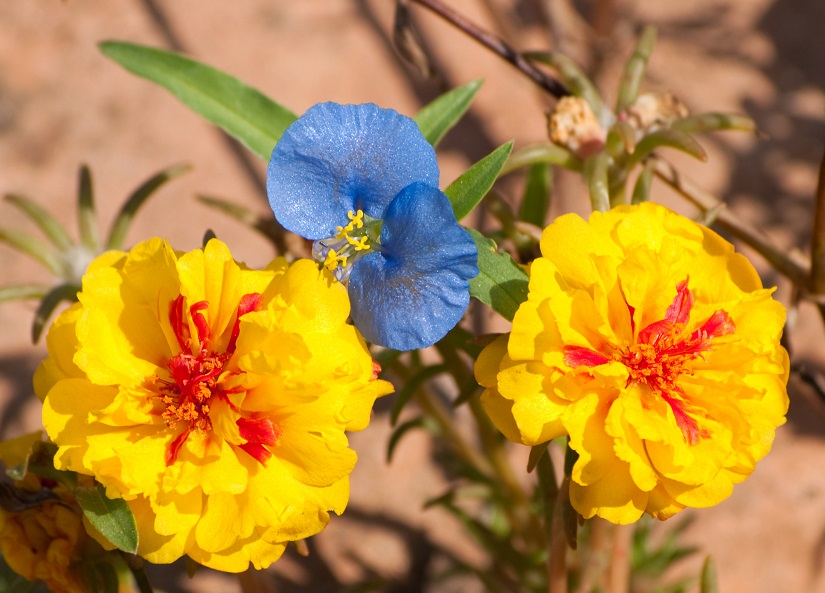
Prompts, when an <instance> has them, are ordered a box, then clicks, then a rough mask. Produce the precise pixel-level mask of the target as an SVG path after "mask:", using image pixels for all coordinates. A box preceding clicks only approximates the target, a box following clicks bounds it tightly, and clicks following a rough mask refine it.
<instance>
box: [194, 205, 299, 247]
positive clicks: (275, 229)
mask: <svg viewBox="0 0 825 593" xmlns="http://www.w3.org/2000/svg"><path fill="white" fill-rule="evenodd" d="M196 198H197V200H198V201H199V202H201V203H203V204H206V205H207V206H209V207H210V208H214V209H215V210H219V211H220V212H223V213H224V214H226V215H227V216H229V217H231V218H234V219H235V220H237V221H238V222H240V223H241V224H244V225H246V226H248V227H250V228H253V229H255V230H256V231H258V232H259V233H261V234H262V235H263V236H265V237H266V238H267V239H269V241H270V242H271V243H272V244H273V245H274V246H275V247H276V248H277V247H278V241H279V240H280V239H281V238H282V237H283V233H284V227H282V226H281V225H280V224H279V223H278V221H277V220H275V217H274V216H272V212H271V211H270V212H269V214H268V215H261V214H258V213H257V212H254V211H252V210H250V209H249V208H247V207H246V206H241V205H240V204H235V203H233V202H230V201H228V200H224V199H222V198H216V197H213V196H203V195H199V196H196Z"/></svg>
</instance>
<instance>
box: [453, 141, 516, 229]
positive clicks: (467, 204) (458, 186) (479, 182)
mask: <svg viewBox="0 0 825 593" xmlns="http://www.w3.org/2000/svg"><path fill="white" fill-rule="evenodd" d="M512 150H513V143H512V142H507V143H506V144H502V145H501V146H499V147H498V148H496V149H495V150H494V151H493V152H491V153H490V154H488V155H487V156H485V157H484V158H483V159H481V160H480V161H478V162H477V163H475V164H474V165H473V166H472V167H470V168H469V169H467V170H466V171H465V172H464V173H463V174H462V175H461V177H459V178H458V179H456V180H455V181H453V182H452V183H451V184H450V185H449V187H447V189H445V190H444V193H445V194H447V197H448V198H450V203H451V204H452V205H453V212H454V213H455V218H456V220H461V219H462V218H464V217H465V216H467V215H468V214H469V213H470V212H472V211H473V208H475V207H476V206H477V205H478V203H479V202H480V201H481V200H482V198H484V196H486V195H487V192H488V191H490V188H491V187H493V183H495V181H496V179H498V176H499V174H500V173H501V170H502V168H503V167H504V164H505V163H506V162H507V158H508V157H509V156H510V152H511V151H512Z"/></svg>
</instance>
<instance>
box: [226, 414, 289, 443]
mask: <svg viewBox="0 0 825 593" xmlns="http://www.w3.org/2000/svg"><path fill="white" fill-rule="evenodd" d="M236 424H237V425H238V428H239V429H240V432H241V437H243V438H244V439H246V440H247V441H249V442H250V443H260V444H262V445H270V446H272V445H274V444H276V443H277V442H278V438H279V437H280V436H281V435H282V434H283V430H281V428H280V427H278V426H276V425H275V423H273V422H272V420H270V419H269V418H239V419H238V421H237V422H236Z"/></svg>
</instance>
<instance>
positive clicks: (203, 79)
mask: <svg viewBox="0 0 825 593" xmlns="http://www.w3.org/2000/svg"><path fill="white" fill-rule="evenodd" d="M100 50H101V51H102V52H103V53H104V54H105V55H106V56H107V57H109V58H111V59H112V60H114V61H115V62H117V63H118V64H120V65H121V66H123V67H124V68H126V69H127V70H128V71H130V72H132V73H133V74H136V75H137V76H140V77H142V78H146V79H147V80H151V81H152V82H155V83H157V84H159V85H161V86H162V87H164V88H165V89H167V90H168V91H170V92H171V93H173V94H174V95H175V96H176V97H177V98H178V99H180V100H181V101H182V102H183V104H184V105H186V106H187V107H189V108H190V109H192V110H193V111H194V112H196V113H198V114H199V115H201V116H202V117H204V118H205V119H206V120H208V121H210V122H212V123H213V124H216V125H217V126H219V127H221V128H222V129H223V130H224V131H225V132H226V133H227V134H229V135H230V136H233V137H234V138H237V139H238V140H239V141H240V142H241V143H243V144H244V145H245V146H246V147H247V148H249V150H251V151H252V152H254V153H255V154H256V155H258V156H259V157H261V158H262V159H264V160H269V157H270V155H271V154H272V149H273V148H274V147H275V144H276V143H277V142H278V139H279V138H280V137H281V135H282V134H283V132H284V130H285V129H286V128H287V126H289V124H291V123H292V122H293V121H295V120H296V119H298V117H297V116H296V115H295V114H294V113H292V112H291V111H290V110H289V109H287V108H285V107H283V106H281V105H279V104H278V103H276V102H274V101H273V100H272V99H269V98H268V97H267V96H266V95H264V94H263V93H261V92H260V91H258V90H256V89H254V88H252V87H250V86H247V85H246V84H244V83H242V82H241V81H240V80H238V79H237V78H235V77H233V76H230V75H228V74H225V73H223V72H221V71H219V70H216V69H215V68H212V67H210V66H207V65H205V64H201V63H200V62H196V61H195V60H192V59H190V58H186V57H184V56H182V55H180V54H176V53H172V52H167V51H163V50H160V49H155V48H151V47H146V46H143V45H136V44H133V43H123V42H114V41H108V42H104V43H101V44H100Z"/></svg>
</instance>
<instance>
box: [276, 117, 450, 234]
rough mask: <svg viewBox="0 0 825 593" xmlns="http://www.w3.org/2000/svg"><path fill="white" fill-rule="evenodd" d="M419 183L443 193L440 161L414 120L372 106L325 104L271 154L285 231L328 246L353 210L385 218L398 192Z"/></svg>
mask: <svg viewBox="0 0 825 593" xmlns="http://www.w3.org/2000/svg"><path fill="white" fill-rule="evenodd" d="M416 181H420V182H423V183H427V184H429V185H432V186H437V185H438V162H437V161H436V157H435V150H434V149H433V147H432V146H430V144H429V143H428V142H427V140H426V139H425V138H424V137H423V136H422V135H421V131H420V130H419V129H418V126H417V125H416V123H415V122H414V121H413V120H411V119H410V118H408V117H406V116H403V115H401V114H399V113H397V112H396V111H393V110H392V109H382V108H380V107H378V106H377V105H373V104H371V103H370V104H366V105H338V104H336V103H320V104H318V105H315V106H314V107H311V108H309V109H308V110H307V112H306V113H305V114H304V115H303V116H302V117H301V118H300V119H298V121H296V122H295V123H293V124H292V125H291V126H289V128H287V129H286V131H285V132H284V135H283V136H282V137H281V139H280V141H279V142H278V144H277V145H276V146H275V149H274V150H273V151H272V157H271V159H270V161H269V168H268V170H267V194H268V195H269V204H270V206H271V207H272V211H273V212H274V213H275V218H276V219H277V220H278V222H280V223H281V224H282V225H283V226H284V227H286V228H287V229H289V230H290V231H292V232H294V233H297V234H299V235H301V236H302V237H306V238H307V239H323V238H326V237H331V236H332V235H334V234H335V227H336V226H338V225H343V224H345V223H346V222H347V213H348V212H349V211H351V210H352V211H355V210H358V209H361V210H363V211H364V212H365V213H366V214H367V215H368V216H371V217H372V218H383V217H384V216H383V215H384V210H385V209H386V208H387V206H388V205H389V203H390V202H391V201H392V199H393V198H394V197H395V196H396V195H397V194H398V192H400V191H401V190H402V189H403V188H405V187H406V186H408V185H409V184H411V183H413V182H416Z"/></svg>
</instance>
